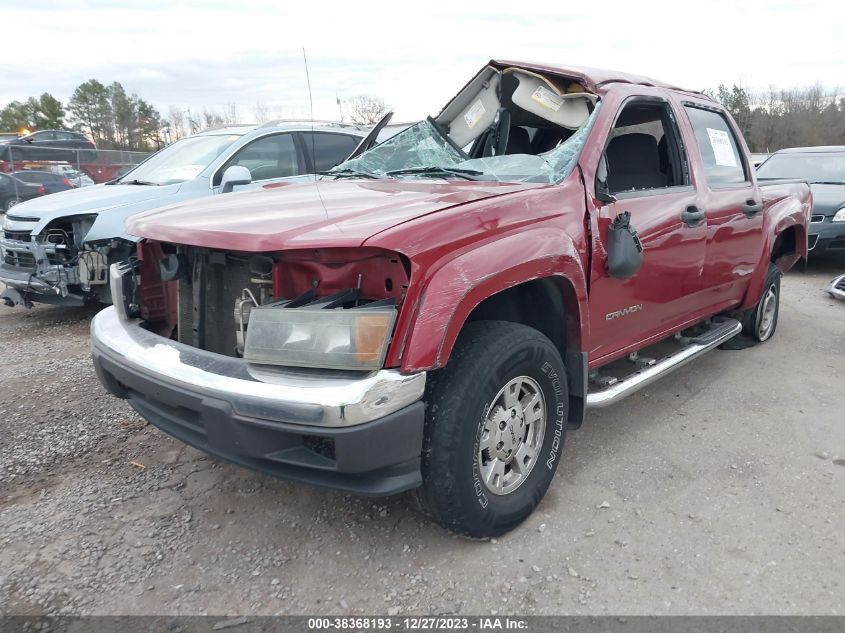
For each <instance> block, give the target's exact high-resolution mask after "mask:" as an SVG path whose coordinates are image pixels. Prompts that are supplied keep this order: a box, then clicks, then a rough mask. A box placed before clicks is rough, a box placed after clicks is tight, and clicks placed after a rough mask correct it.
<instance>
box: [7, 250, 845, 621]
mask: <svg viewBox="0 0 845 633" xmlns="http://www.w3.org/2000/svg"><path fill="white" fill-rule="evenodd" d="M834 272H835V269H834V268H832V267H823V266H815V267H812V268H811V269H810V270H809V271H807V272H806V273H801V272H795V273H791V274H790V275H788V276H787V277H786V278H785V279H784V282H783V290H784V303H783V304H782V309H781V320H780V324H779V327H778V333H777V335H776V338H775V339H774V340H773V341H771V342H770V343H767V344H766V345H763V346H760V347H757V348H753V349H750V350H745V351H718V352H714V353H713V354H710V355H708V356H706V357H704V358H703V359H701V360H699V361H697V362H696V363H694V364H693V365H690V366H688V367H687V368H685V369H683V370H681V371H680V372H678V373H677V374H675V375H673V376H672V377H670V378H668V379H666V380H664V381H663V382H662V383H659V384H658V385H656V386H653V387H652V388H650V389H648V390H647V391H645V392H641V393H640V394H637V395H636V396H633V397H632V398H631V399H630V400H629V401H627V402H626V403H625V404H624V405H620V406H616V407H615V408H611V409H608V410H605V411H602V412H599V413H593V414H591V416H590V418H589V420H588V421H587V423H586V424H585V426H584V427H583V428H582V429H581V430H580V431H578V432H574V433H571V434H570V435H569V437H568V440H567V447H566V454H565V456H564V460H563V462H562V464H561V468H560V469H559V470H558V474H557V478H556V480H555V482H554V483H553V484H552V487H551V489H550V491H549V494H548V495H547V497H546V499H545V500H544V501H543V503H542V505H541V506H540V508H539V510H538V511H537V512H536V513H535V514H534V515H533V516H532V517H530V518H529V520H528V521H527V522H526V523H525V524H524V525H522V526H521V527H520V528H519V529H517V530H515V531H514V532H513V533H511V534H509V535H508V536H506V537H503V538H501V539H498V541H496V540H494V541H488V542H474V541H468V540H464V539H461V538H457V537H455V536H453V535H450V534H448V533H446V532H444V531H443V530H441V529H440V528H439V527H437V526H435V525H433V524H430V523H428V522H427V521H425V520H424V519H422V518H420V517H418V516H417V515H415V514H413V513H412V512H411V511H410V510H408V509H407V508H406V507H405V504H404V502H403V500H402V499H401V498H398V499H396V498H393V499H384V500H371V499H361V498H355V497H350V496H347V495H341V494H337V493H333V492H328V491H322V490H317V489H312V488H308V487H304V486H298V485H292V484H288V483H285V482H281V481H275V480H273V479H270V478H267V477H264V476H260V475H257V474H254V473H251V472H248V471H245V470H241V469H239V468H236V467H233V466H229V465H227V464H224V463H219V462H216V461H214V460H212V459H209V458H207V457H205V456H204V455H203V454H201V453H199V452H197V451H195V450H193V449H190V448H186V447H185V446H183V445H182V444H180V443H179V442H177V441H175V440H172V439H170V438H169V437H167V436H165V435H163V434H162V433H160V432H158V431H157V430H156V429H155V428H153V427H151V426H147V425H145V423H144V422H143V421H142V420H141V419H140V418H139V417H138V416H136V415H135V414H134V413H133V412H132V411H131V410H130V409H129V407H128V406H126V405H125V404H124V403H123V402H121V401H118V400H116V399H113V398H111V397H109V396H107V395H106V394H105V392H104V391H103V389H102V388H101V387H100V385H99V383H98V382H97V381H96V378H95V376H94V372H93V370H92V368H91V363H90V361H89V356H88V323H89V320H90V318H91V316H92V312H91V311H86V310H68V309H60V308H53V307H39V308H36V309H35V310H33V311H31V312H24V311H23V310H21V309H16V310H10V309H5V308H3V309H0V359H2V360H0V425H2V426H0V429H2V433H0V613H7V614H9V613H15V614H35V613H74V614H77V613H97V614H142V613H157V614H166V613H171V614H201V613H209V614H234V613H239V614H252V613H263V614H276V613H283V614H291V613H308V614H316V613H352V614H354V613H369V614H375V613H382V614H384V613H390V614H397V613H403V614H404V613H465V614H473V613H490V612H492V613H496V612H498V613H518V614H530V613H538V614H547V613H580V614H606V613H626V614H688V613H698V614H705V613H707V614H722V613H749V614H751V613H755V614H756V613H778V614H787V613H790V614H803V613H817V614H843V613H845V567H843V565H842V561H843V560H845V558H843V556H845V551H843V550H845V540H843V538H842V535H843V524H845V389H843V380H844V379H843V377H845V304H842V303H840V302H836V301H834V300H833V299H831V298H829V297H828V295H827V294H825V293H824V292H823V291H822V290H823V288H824V286H825V284H826V283H827V282H829V281H830V279H831V278H832V277H833V276H834Z"/></svg>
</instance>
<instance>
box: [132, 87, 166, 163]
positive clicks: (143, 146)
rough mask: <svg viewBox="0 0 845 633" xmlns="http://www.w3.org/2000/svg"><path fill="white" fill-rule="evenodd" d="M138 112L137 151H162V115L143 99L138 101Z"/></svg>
mask: <svg viewBox="0 0 845 633" xmlns="http://www.w3.org/2000/svg"><path fill="white" fill-rule="evenodd" d="M136 109H137V112H138V144H137V147H136V149H139V150H142V151H150V150H158V149H161V136H160V134H159V131H160V130H161V124H162V121H161V115H160V114H159V113H158V110H156V109H155V108H154V107H153V106H151V105H150V104H149V103H147V102H146V101H144V100H143V99H137V100H136Z"/></svg>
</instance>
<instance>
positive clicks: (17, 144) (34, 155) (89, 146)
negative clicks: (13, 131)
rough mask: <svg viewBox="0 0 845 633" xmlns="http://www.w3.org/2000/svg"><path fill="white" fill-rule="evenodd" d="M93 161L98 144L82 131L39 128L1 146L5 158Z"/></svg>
mask: <svg viewBox="0 0 845 633" xmlns="http://www.w3.org/2000/svg"><path fill="white" fill-rule="evenodd" d="M77 156H78V157H79V162H91V161H92V160H95V159H96V158H97V146H96V145H95V144H94V141H92V140H91V139H89V138H88V137H87V136H85V135H84V134H83V133H82V132H69V131H66V130H39V131H38V132H33V133H32V134H27V135H26V136H21V137H20V138H16V139H13V140H10V141H6V142H5V143H4V144H3V145H2V146H0V158H2V159H4V160H63V161H68V162H70V163H75V162H77Z"/></svg>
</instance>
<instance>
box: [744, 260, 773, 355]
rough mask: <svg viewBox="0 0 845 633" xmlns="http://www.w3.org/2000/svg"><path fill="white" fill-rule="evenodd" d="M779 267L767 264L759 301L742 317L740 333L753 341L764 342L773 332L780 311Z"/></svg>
mask: <svg viewBox="0 0 845 633" xmlns="http://www.w3.org/2000/svg"><path fill="white" fill-rule="evenodd" d="M780 278H781V271H780V268H778V267H777V266H775V265H774V264H769V270H768V271H767V273H766V281H765V282H764V283H763V294H762V295H761V297H760V301H759V302H758V303H757V305H755V306H754V307H753V308H751V309H750V310H748V311H747V312H746V313H745V315H744V316H743V319H742V333H743V334H744V335H745V336H747V337H749V338H751V339H752V340H753V341H754V342H755V343H764V342H765V341H768V340H769V339H770V338H772V336H774V334H775V329H776V328H777V325H778V313H779V312H780Z"/></svg>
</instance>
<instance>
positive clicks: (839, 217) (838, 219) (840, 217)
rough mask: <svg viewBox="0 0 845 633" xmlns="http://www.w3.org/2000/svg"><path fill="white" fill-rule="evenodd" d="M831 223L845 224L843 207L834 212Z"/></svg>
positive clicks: (844, 209)
mask: <svg viewBox="0 0 845 633" xmlns="http://www.w3.org/2000/svg"><path fill="white" fill-rule="evenodd" d="M833 221H834V222H845V207H842V208H841V209H839V211H837V212H836V215H834V216H833Z"/></svg>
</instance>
